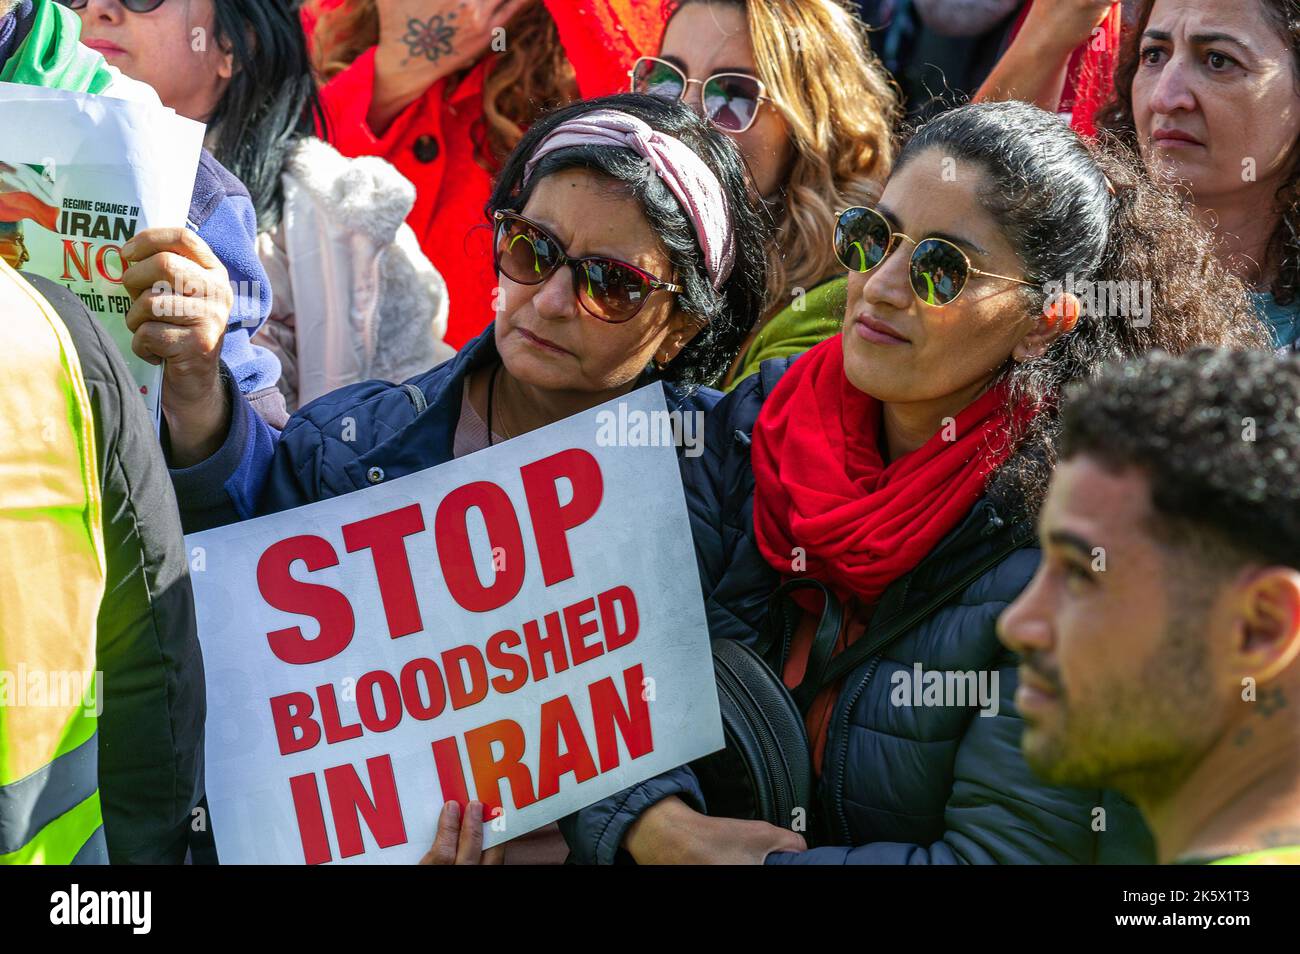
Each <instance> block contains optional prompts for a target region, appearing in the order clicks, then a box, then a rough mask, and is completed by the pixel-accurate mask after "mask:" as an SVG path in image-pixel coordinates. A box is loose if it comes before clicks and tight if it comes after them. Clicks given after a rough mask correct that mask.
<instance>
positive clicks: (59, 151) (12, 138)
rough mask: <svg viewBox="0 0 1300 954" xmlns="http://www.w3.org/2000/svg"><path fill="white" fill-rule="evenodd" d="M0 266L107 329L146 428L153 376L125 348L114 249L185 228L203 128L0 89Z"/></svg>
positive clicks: (83, 97) (126, 299) (158, 113)
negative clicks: (157, 231) (55, 287)
mask: <svg viewBox="0 0 1300 954" xmlns="http://www.w3.org/2000/svg"><path fill="white" fill-rule="evenodd" d="M0 128H2V129H4V137H3V141H2V142H0V258H3V259H5V261H7V262H8V263H9V264H10V265H11V266H12V267H14V268H16V269H18V270H19V271H27V272H32V273H34V274H37V275H41V276H43V277H44V278H48V279H49V280H50V281H54V282H58V283H59V284H61V285H63V286H64V287H66V288H68V289H70V290H71V291H72V292H73V293H74V294H76V295H77V296H78V297H79V298H80V299H81V300H82V302H84V303H85V305H86V308H87V310H88V311H90V313H91V314H92V315H94V316H95V317H96V318H98V319H99V320H100V321H102V322H103V323H104V325H105V326H106V327H107V329H108V331H109V333H110V334H111V335H112V338H113V341H114V342H115V343H116V344H117V346H118V348H119V349H120V350H121V352H122V354H123V356H124V357H125V358H126V362H127V366H128V367H129V368H130V369H131V374H132V376H133V377H134V378H135V382H136V384H137V385H138V386H139V388H140V393H141V395H142V396H143V398H144V400H145V404H146V405H147V406H148V407H149V410H150V413H151V414H153V416H154V418H155V420H156V419H157V416H158V407H159V399H160V394H159V386H160V384H161V381H162V370H161V368H158V367H155V366H154V365H151V364H149V363H148V362H147V361H145V360H143V359H142V358H139V357H137V356H136V355H135V353H134V352H133V351H132V350H131V332H130V331H129V330H127V327H126V323H125V321H124V318H125V316H126V313H127V311H129V310H130V308H131V298H130V296H129V295H128V294H127V293H126V291H125V289H124V288H123V286H122V274H123V272H124V271H125V270H126V263H125V262H124V261H123V260H122V246H123V245H125V244H126V243H127V242H128V241H129V240H130V239H131V238H132V237H133V236H134V235H135V234H136V233H137V232H139V231H141V230H143V229H148V228H153V227H155V226H181V225H184V224H185V219H186V215H187V213H188V211H189V206H190V195H191V193H192V192H193V190H194V175H195V171H196V169H197V168H198V162H199V150H200V149H201V148H202V145H203V129H204V127H203V125H202V124H200V123H196V122H193V121H191V120H188V119H185V118H184V117H181V116H178V115H177V114H176V113H175V111H174V110H171V109H166V108H164V107H162V106H150V105H147V104H143V103H133V102H127V101H125V100H121V99H114V98H112V97H108V96H92V95H89V94H83V93H70V92H64V91H62V90H53V89H44V88H40V87H34V86H19V85H15V84H12V83H0Z"/></svg>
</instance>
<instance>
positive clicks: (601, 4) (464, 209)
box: [303, 0, 667, 348]
mask: <svg viewBox="0 0 1300 954" xmlns="http://www.w3.org/2000/svg"><path fill="white" fill-rule="evenodd" d="M303 19H304V24H305V26H306V27H307V30H308V34H309V35H310V36H311V37H312V45H313V59H314V60H315V62H316V67H317V69H318V70H319V71H320V73H321V74H322V75H323V76H324V77H325V78H326V79H327V80H328V82H327V83H326V85H325V86H324V87H323V88H322V90H321V101H322V103H323V104H324V106H325V111H326V116H327V119H328V130H327V133H328V137H327V138H328V139H329V142H330V143H331V144H332V145H333V146H334V147H335V148H336V149H338V151H339V152H341V153H343V155H345V156H349V157H356V156H367V155H373V156H382V157H383V158H384V159H387V160H388V161H389V162H390V163H392V164H393V165H394V166H396V167H397V170H398V171H399V172H400V173H402V175H404V176H405V177H406V178H407V179H409V180H410V181H411V182H412V183H414V184H415V189H416V199H415V207H414V208H413V209H412V210H411V214H410V215H409V216H407V220H406V221H407V223H408V224H409V225H410V226H411V228H412V229H413V230H414V231H415V234H416V236H417V237H418V238H419V240H420V248H421V249H422V250H423V251H424V254H425V255H426V256H428V258H429V261H431V262H433V264H434V267H435V268H437V269H438V271H439V272H440V273H441V274H442V277H443V279H444V280H445V281H446V283H447V294H448V298H449V300H450V308H451V311H450V314H449V316H448V323H447V332H446V335H445V340H446V342H447V343H448V344H450V345H451V346H452V347H454V348H459V347H461V346H462V345H464V344H465V343H466V342H468V341H470V340H471V339H473V338H475V337H477V335H478V333H479V332H480V331H482V330H483V328H484V327H486V326H487V324H488V323H489V322H490V321H491V320H492V317H493V315H494V311H493V306H494V305H495V299H494V297H493V292H494V290H495V289H496V286H497V279H496V275H495V273H494V272H493V270H492V254H491V244H492V229H491V228H490V227H489V226H488V223H487V220H486V219H485V218H484V214H483V208H484V206H485V204H486V203H487V200H488V195H489V193H490V192H491V187H492V177H493V175H494V174H495V173H496V171H497V170H498V169H499V168H500V166H501V163H502V161H503V160H504V159H505V157H506V156H507V155H509V153H510V151H511V150H512V149H513V148H514V147H515V145H516V144H517V143H518V142H519V140H520V138H521V137H522V136H523V133H524V130H526V129H527V128H528V127H529V126H531V125H532V124H533V122H534V120H536V118H537V117H538V115H540V114H541V112H542V111H543V110H545V109H546V108H548V107H553V106H560V105H564V104H565V103H569V102H573V101H576V100H578V99H580V98H581V99H591V98H593V97H596V96H604V95H607V94H610V93H617V92H621V91H623V90H625V89H626V88H627V83H628V79H627V77H628V70H630V69H631V68H632V64H633V63H634V62H635V61H636V59H637V57H638V56H640V55H641V54H642V53H644V52H648V51H652V50H653V48H654V47H655V46H656V45H657V44H658V42H659V36H660V34H661V33H663V28H664V23H665V21H666V19H667V14H666V12H665V10H664V3H663V0H545V2H543V0H312V2H309V3H308V4H307V5H306V7H305V8H304V14H303Z"/></svg>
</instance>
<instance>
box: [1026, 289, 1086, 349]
mask: <svg viewBox="0 0 1300 954" xmlns="http://www.w3.org/2000/svg"><path fill="white" fill-rule="evenodd" d="M1082 307H1083V306H1082V304H1081V303H1080V302H1079V299H1078V297H1077V296H1076V295H1075V294H1074V293H1073V292H1061V293H1060V294H1058V295H1054V296H1053V297H1051V298H1049V299H1048V300H1047V302H1046V303H1044V305H1043V314H1042V316H1041V317H1039V318H1038V319H1037V320H1035V321H1034V325H1033V327H1032V328H1030V329H1029V331H1028V332H1027V333H1026V334H1025V336H1024V337H1023V338H1021V339H1020V340H1019V341H1018V342H1017V343H1016V346H1015V348H1013V349H1012V351H1011V356H1012V357H1013V358H1015V359H1016V360H1017V361H1028V360H1030V359H1031V358H1041V357H1042V356H1043V355H1044V354H1046V353H1047V349H1048V348H1050V347H1051V346H1052V344H1053V343H1054V342H1055V341H1056V339H1057V338H1059V337H1061V336H1062V335H1065V334H1069V333H1070V332H1071V331H1073V330H1074V328H1075V326H1076V325H1077V324H1078V323H1079V312H1080V310H1081V309H1082Z"/></svg>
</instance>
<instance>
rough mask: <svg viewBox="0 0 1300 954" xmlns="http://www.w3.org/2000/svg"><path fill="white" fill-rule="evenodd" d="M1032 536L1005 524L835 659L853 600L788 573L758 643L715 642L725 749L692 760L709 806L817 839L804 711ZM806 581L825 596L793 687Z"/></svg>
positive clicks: (721, 814)
mask: <svg viewBox="0 0 1300 954" xmlns="http://www.w3.org/2000/svg"><path fill="white" fill-rule="evenodd" d="M1030 535H1031V534H1030ZM1028 539H1029V535H1026V533H1025V532H1024V531H1022V530H1018V529H1017V530H1014V531H1008V532H1005V533H1004V534H1003V535H1002V538H1001V539H1000V540H999V541H998V544H997V545H996V546H995V547H994V548H993V549H992V551H991V552H990V553H989V554H988V555H987V556H986V557H985V558H984V559H982V560H980V561H979V562H978V563H977V564H976V565H974V566H971V567H969V568H968V569H967V570H966V572H964V573H961V574H960V575H959V576H957V577H955V578H953V579H950V580H947V581H945V583H944V585H943V586H941V587H939V588H938V589H937V590H936V591H935V592H934V593H933V594H932V595H931V596H930V597H929V598H928V599H926V600H924V601H923V602H922V604H921V605H920V606H917V607H916V608H914V609H913V610H911V611H910V612H907V613H904V614H901V615H898V616H895V617H894V618H893V619H891V620H890V622H889V625H888V626H886V627H884V628H882V629H880V630H879V631H877V632H868V633H866V634H864V635H863V636H862V637H861V638H860V639H858V640H857V641H856V642H854V643H853V645H851V646H849V647H848V648H847V649H845V650H844V651H843V652H841V653H840V654H839V655H836V656H834V658H832V655H833V654H834V651H835V644H836V643H837V642H838V641H839V636H840V630H841V628H842V627H843V625H844V608H843V607H842V606H841V605H840V601H839V599H838V598H837V597H836V596H835V594H833V593H832V592H831V591H830V590H829V589H827V588H826V587H825V586H824V585H823V584H822V583H820V582H818V581H817V580H814V579H811V578H799V579H794V580H788V581H787V582H785V583H783V584H782V585H781V586H780V587H778V588H777V589H776V590H775V592H773V594H772V596H771V598H770V599H769V601H768V614H767V621H766V624H765V626H764V629H763V632H762V633H761V634H760V637H759V640H758V643H757V644H756V645H755V647H754V648H753V649H750V648H749V647H748V646H745V645H744V644H743V643H740V642H738V641H736V640H733V639H715V640H713V642H712V649H713V665H714V671H715V676H716V679H717V687H718V706H719V708H720V709H721V712H722V730H723V736H724V737H725V740H726V747H725V748H724V749H721V750H719V751H717V752H714V753H713V754H712V755H708V756H705V757H704V758H702V759H697V760H696V761H695V762H692V763H691V768H692V769H693V770H694V772H695V775H696V778H697V779H698V780H699V782H700V787H701V789H702V791H703V792H704V802H705V807H706V808H707V810H708V813H709V814H710V815H714V816H718V817H725V818H749V819H758V820H761V821H765V822H767V823H769V824H771V825H777V826H778V827H781V828H786V829H789V830H792V831H798V832H799V833H800V834H802V835H804V837H805V839H807V841H808V842H809V844H810V845H815V844H816V843H817V841H818V840H819V839H818V836H817V832H818V831H819V830H820V828H819V824H818V819H817V817H816V814H815V812H814V811H813V808H814V801H813V798H814V789H815V780H814V778H813V771H812V753H811V748H810V745H809V741H808V733H807V730H806V728H805V724H804V716H805V714H806V713H807V711H808V708H809V706H811V705H812V702H813V700H814V699H815V698H816V697H817V693H818V692H820V691H821V689H822V687H824V686H828V685H831V684H833V683H835V682H837V681H838V680H840V679H842V678H843V677H844V676H846V675H848V674H849V673H850V672H851V671H853V670H854V669H856V668H857V667H858V666H859V665H861V664H862V663H863V662H864V661H866V660H867V659H870V658H871V657H872V656H875V655H876V654H878V653H879V652H880V651H881V650H883V649H884V648H885V647H886V646H888V645H889V644H890V643H892V642H893V641H894V640H895V639H897V638H898V637H899V636H901V635H902V634H903V633H906V632H908V631H909V630H911V629H912V628H913V627H914V626H916V625H917V624H918V623H920V622H921V620H923V619H925V618H926V617H927V616H929V615H930V614H931V613H933V612H934V611H935V610H936V609H938V608H939V607H941V606H943V605H944V604H945V603H947V602H949V601H950V600H952V599H955V598H956V597H957V596H959V595H960V594H961V593H962V592H963V591H964V590H965V589H966V587H968V586H970V585H971V584H972V583H973V582H975V580H977V579H979V578H980V577H981V576H983V575H984V574H985V573H986V572H988V571H989V570H990V569H992V568H993V567H994V566H996V565H997V564H998V563H1000V562H1002V560H1004V559H1005V558H1006V557H1007V556H1009V555H1010V554H1011V553H1012V552H1013V551H1015V550H1016V549H1018V548H1019V547H1021V546H1024V545H1025V543H1026V542H1028ZM800 589H806V590H814V591H817V592H819V593H821V595H822V597H823V600H824V602H823V608H822V613H821V617H820V619H819V620H818V622H817V629H816V631H815V633H814V635H813V641H812V646H811V648H810V649H809V652H808V665H807V668H806V669H805V671H804V678H803V681H802V682H801V683H800V684H799V685H798V686H796V687H795V688H794V690H793V691H789V690H787V689H786V687H785V684H784V683H783V682H782V680H781V676H780V673H781V671H782V670H783V669H784V667H785V661H786V657H787V656H788V655H789V652H790V644H791V642H792V641H793V638H794V632H795V628H796V627H797V626H798V623H799V618H800V615H801V614H802V612H803V611H802V609H801V608H800V607H799V605H798V604H797V603H795V602H794V600H793V599H792V598H791V596H790V593H791V592H793V591H794V590H800ZM800 809H802V811H799V810H800Z"/></svg>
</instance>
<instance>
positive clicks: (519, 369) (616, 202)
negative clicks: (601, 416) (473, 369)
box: [496, 169, 694, 393]
mask: <svg viewBox="0 0 1300 954" xmlns="http://www.w3.org/2000/svg"><path fill="white" fill-rule="evenodd" d="M520 214H521V215H523V216H524V217H525V218H528V219H530V220H531V221H533V222H536V223H537V224H538V225H541V226H543V227H544V228H545V229H546V230H547V231H549V232H550V233H551V235H553V236H554V237H555V239H556V240H557V241H558V242H559V243H560V247H561V248H562V249H563V250H564V251H565V252H566V253H567V254H568V255H569V256H570V257H573V258H581V257H585V256H589V255H599V256H603V257H607V258H615V259H619V260H620V261H624V262H628V263H630V264H632V265H636V266H637V267H639V268H641V269H643V270H645V271H647V272H649V273H650V274H651V275H653V276H654V277H656V278H658V279H660V280H662V281H669V282H672V281H675V277H674V274H673V268H672V264H671V262H670V261H669V258H668V252H667V251H666V250H665V249H664V247H663V244H662V243H661V242H660V241H659V236H658V235H657V234H656V233H655V231H654V229H652V228H651V227H650V223H649V222H647V221H646V218H645V215H644V214H643V213H642V211H641V207H640V205H639V204H638V203H637V201H636V200H635V199H633V198H632V197H630V196H629V195H627V194H626V193H625V192H624V191H623V190H622V188H621V186H620V185H619V184H618V183H615V182H614V181H613V180H611V179H608V178H606V177H604V176H599V175H596V174H593V173H591V172H587V171H585V170H581V169H566V170H564V171H562V172H557V173H554V174H552V175H549V176H547V177H546V178H545V179H542V180H541V181H540V182H538V183H537V185H536V187H535V188H534V189H533V192H532V195H531V196H530V197H529V199H528V203H527V205H525V206H524V208H523V209H522V210H521V212H520ZM497 295H498V299H497V307H498V315H497V319H496V344H497V350H498V351H499V352H500V354H501V359H502V361H503V362H504V363H505V366H506V370H507V371H509V372H510V374H511V376H512V377H514V378H515V379H516V380H518V381H521V382H522V383H525V384H528V385H531V386H533V387H536V388H540V389H544V390H548V391H568V392H575V391H576V392H585V393H600V392H608V391H616V390H619V389H621V388H625V387H627V386H628V385H629V384H631V383H632V382H633V381H635V380H636V378H637V377H638V375H640V374H641V372H642V371H644V370H645V367H646V365H647V364H649V363H650V361H651V359H652V358H654V359H658V360H659V361H660V362H665V363H666V362H667V361H670V360H672V358H674V357H676V356H677V353H678V352H679V351H680V350H681V349H682V348H683V347H685V345H686V344H687V343H688V342H689V341H690V339H691V338H692V337H693V336H694V326H693V325H692V324H691V320H690V318H689V317H688V316H687V315H686V314H684V313H683V312H681V311H679V310H678V309H677V307H676V295H674V294H672V293H670V292H667V291H662V290H658V291H653V292H651V294H650V296H649V297H648V298H647V299H646V303H645V305H643V306H642V308H641V310H640V311H639V312H637V314H636V316H635V317H634V318H632V319H631V320H630V321H626V322H622V323H620V324H609V323H608V322H604V321H601V320H599V319H597V318H594V317H592V316H591V315H589V314H588V313H587V312H586V311H585V310H583V307H582V305H581V304H579V303H578V300H577V297H576V296H575V294H574V287H573V269H572V267H571V266H567V265H565V266H561V267H560V268H559V269H557V270H556V272H555V274H553V275H552V276H551V277H550V278H548V279H547V280H546V281H544V282H542V283H541V284H539V285H521V284H518V283H516V282H513V281H511V280H510V279H509V278H507V277H505V276H504V275H501V276H500V277H499V279H498V293H497Z"/></svg>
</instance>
